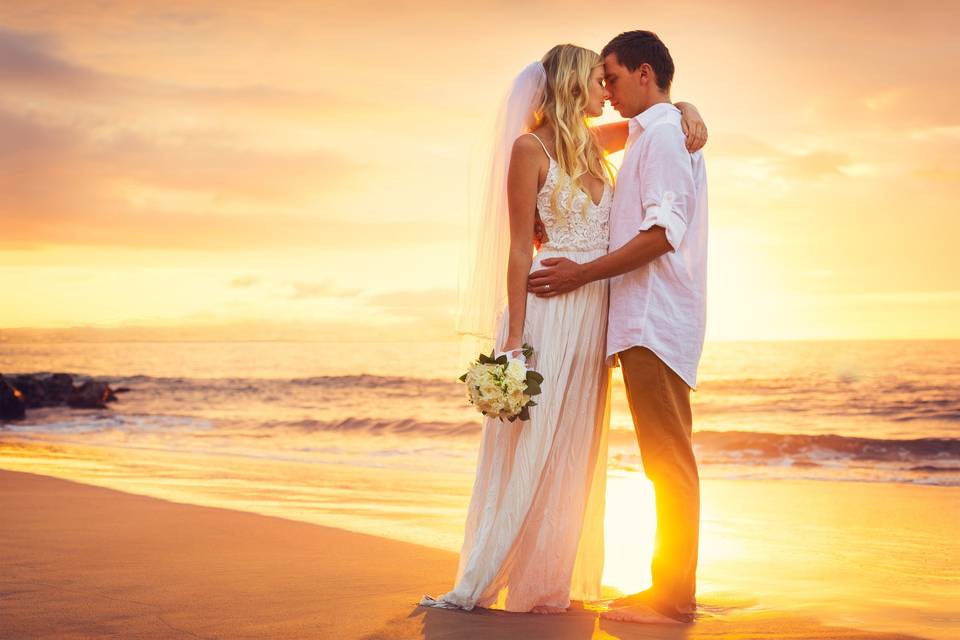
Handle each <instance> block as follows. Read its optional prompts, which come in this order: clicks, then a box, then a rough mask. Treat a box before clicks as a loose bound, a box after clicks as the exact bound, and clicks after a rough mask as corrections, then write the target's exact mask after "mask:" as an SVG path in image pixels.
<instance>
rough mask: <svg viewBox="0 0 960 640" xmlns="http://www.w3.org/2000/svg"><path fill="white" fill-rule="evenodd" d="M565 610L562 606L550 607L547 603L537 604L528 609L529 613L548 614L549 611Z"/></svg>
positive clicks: (561, 611) (559, 611) (563, 611)
mask: <svg viewBox="0 0 960 640" xmlns="http://www.w3.org/2000/svg"><path fill="white" fill-rule="evenodd" d="M566 612H567V610H566V609H564V608H563V607H552V606H550V605H549V604H538V605H537V606H535V607H534V608H533V609H530V613H539V614H550V613H566Z"/></svg>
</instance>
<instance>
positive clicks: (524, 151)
mask: <svg viewBox="0 0 960 640" xmlns="http://www.w3.org/2000/svg"><path fill="white" fill-rule="evenodd" d="M512 157H513V159H514V160H515V161H516V160H522V161H524V162H530V163H533V164H540V161H541V159H544V160H545V158H543V146H542V145H541V144H540V142H538V141H537V139H536V138H534V137H533V136H531V135H530V134H527V133H525V134H523V135H520V136H517V139H516V140H514V141H513V151H512Z"/></svg>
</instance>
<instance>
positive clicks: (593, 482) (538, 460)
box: [421, 134, 612, 611]
mask: <svg viewBox="0 0 960 640" xmlns="http://www.w3.org/2000/svg"><path fill="white" fill-rule="evenodd" d="M527 135H533V134H527ZM537 139H538V140H539V138H537ZM542 144H543V143H542V141H541V145H542ZM544 152H545V153H546V152H547V150H546V147H544ZM547 155H548V157H549V155H550V154H549V153H547ZM559 172H560V168H559V165H558V164H557V163H556V161H555V160H554V159H553V158H552V157H551V158H550V168H549V170H548V173H547V178H546V181H545V183H544V185H543V187H542V188H541V190H540V192H539V194H538V195H537V211H538V213H539V216H540V219H541V221H542V222H543V225H544V228H545V230H546V234H547V236H548V238H549V241H548V242H546V243H545V244H544V245H543V246H542V247H541V248H540V251H539V252H538V253H537V255H536V257H535V258H534V261H533V266H532V267H531V271H535V270H537V269H539V268H540V261H541V260H543V259H544V258H550V257H564V258H569V259H570V260H573V261H575V262H581V263H582V262H588V261H590V260H593V259H595V258H597V257H600V256H602V255H604V254H605V253H606V251H607V244H608V218H609V214H610V205H611V201H612V192H611V187H610V186H609V185H605V186H604V191H603V196H602V197H601V199H600V202H599V204H594V203H593V202H592V201H591V200H590V199H589V195H588V194H587V193H586V192H584V191H583V190H582V189H575V188H573V187H572V185H570V184H569V182H567V184H566V185H565V186H564V187H563V188H562V189H561V190H560V192H559V193H558V194H557V196H558V197H557V209H558V210H557V211H555V210H554V209H553V208H552V207H551V193H552V192H553V190H554V188H555V186H556V184H557V180H558V177H559ZM583 205H587V207H588V208H587V210H586V214H585V215H584V213H581V211H582V207H583ZM607 290H608V285H607V281H606V280H601V281H598V282H592V283H590V284H587V285H585V286H583V287H581V288H579V289H577V290H575V291H572V292H570V293H567V294H563V295H559V296H554V297H550V298H538V297H537V296H535V295H533V294H528V295H527V304H526V318H525V323H524V331H523V340H524V342H526V343H529V344H530V345H532V346H533V348H534V349H535V353H534V355H533V357H532V358H530V359H529V362H528V365H529V366H531V367H532V368H533V369H535V370H536V371H539V372H540V373H541V374H542V375H543V377H544V381H543V384H542V385H541V388H542V393H541V395H539V396H536V397H535V399H536V401H537V406H535V407H532V408H531V409H530V420H529V421H521V420H517V421H516V422H512V423H511V422H501V421H500V420H498V419H494V418H484V421H483V435H482V440H481V444H480V452H479V457H478V461H477V471H476V479H475V482H474V485H473V494H472V496H471V498H470V506H469V509H468V513H467V521H466V530H465V535H464V541H463V547H462V549H461V552H460V564H459V568H458V571H457V579H456V584H455V586H454V588H453V590H452V591H450V592H448V593H445V594H444V595H442V596H440V597H439V598H431V597H430V596H424V598H423V600H422V601H421V604H422V605H425V606H432V607H441V608H460V609H467V610H469V609H472V608H473V607H475V606H479V607H492V606H494V605H498V606H500V605H502V606H503V607H504V608H505V609H506V610H508V611H530V610H531V609H532V608H533V607H535V606H538V605H549V606H554V607H562V608H566V607H568V606H569V605H570V601H571V599H573V600H591V599H597V598H599V596H600V577H601V574H602V572H603V554H604V547H603V513H604V494H605V489H606V462H607V433H608V430H609V421H610V416H609V389H610V370H609V369H608V368H607V367H606V364H605V353H606V330H607ZM508 323H509V318H508V314H507V312H504V314H503V318H502V320H501V323H500V326H499V330H498V334H497V345H501V344H502V341H503V339H504V338H505V336H506V331H507V327H508V326H509V325H508ZM498 603H499V604H498Z"/></svg>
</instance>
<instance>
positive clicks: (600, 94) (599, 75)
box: [586, 66, 606, 118]
mask: <svg viewBox="0 0 960 640" xmlns="http://www.w3.org/2000/svg"><path fill="white" fill-rule="evenodd" d="M604 102H606V99H605V98H604V88H603V67H602V66H598V67H594V68H593V71H592V72H591V73H590V82H589V83H587V109H586V113H587V116H588V117H590V118H596V117H597V116H599V115H600V114H602V113H603V104H604Z"/></svg>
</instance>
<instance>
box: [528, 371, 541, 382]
mask: <svg viewBox="0 0 960 640" xmlns="http://www.w3.org/2000/svg"><path fill="white" fill-rule="evenodd" d="M530 379H533V381H534V382H536V383H537V384H541V383H542V382H543V376H542V375H540V374H539V373H537V372H536V371H527V380H528V381H529V380H530Z"/></svg>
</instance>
